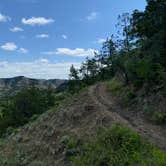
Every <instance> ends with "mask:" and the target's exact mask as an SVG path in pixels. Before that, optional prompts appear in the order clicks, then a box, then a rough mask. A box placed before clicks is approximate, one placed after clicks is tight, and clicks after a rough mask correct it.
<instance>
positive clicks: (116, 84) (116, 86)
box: [107, 78, 123, 94]
mask: <svg viewBox="0 0 166 166" xmlns="http://www.w3.org/2000/svg"><path fill="white" fill-rule="evenodd" d="M122 87H123V83H122V82H121V81H119V80H118V79H117V78H113V79H111V80H110V81H108V82H107V88H108V90H109V91H110V92H111V93H113V94H117V93H119V92H120V90H121V89H122Z"/></svg>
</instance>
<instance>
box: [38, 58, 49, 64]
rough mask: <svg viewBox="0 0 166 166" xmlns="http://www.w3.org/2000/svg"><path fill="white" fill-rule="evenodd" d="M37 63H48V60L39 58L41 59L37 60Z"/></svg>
mask: <svg viewBox="0 0 166 166" xmlns="http://www.w3.org/2000/svg"><path fill="white" fill-rule="evenodd" d="M39 62H41V63H49V60H48V59H45V58H41V59H40V60H39Z"/></svg>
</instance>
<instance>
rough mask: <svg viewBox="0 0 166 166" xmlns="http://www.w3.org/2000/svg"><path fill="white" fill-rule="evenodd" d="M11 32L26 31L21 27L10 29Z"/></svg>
mask: <svg viewBox="0 0 166 166" xmlns="http://www.w3.org/2000/svg"><path fill="white" fill-rule="evenodd" d="M9 30H10V31H11V32H22V31H24V30H23V29H22V28H20V27H13V28H10V29H9Z"/></svg>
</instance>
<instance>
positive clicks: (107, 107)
mask: <svg viewBox="0 0 166 166" xmlns="http://www.w3.org/2000/svg"><path fill="white" fill-rule="evenodd" d="M89 95H90V96H91V98H92V99H93V101H94V103H95V104H96V105H98V106H99V107H100V110H102V111H104V112H105V113H106V114H109V115H110V116H111V117H112V119H113V120H114V121H115V122H117V123H121V124H124V125H127V126H128V127H130V128H132V129H134V130H135V131H137V133H139V134H141V135H143V136H144V137H146V138H147V139H149V140H150V141H151V142H153V143H154V144H156V145H157V146H158V147H159V148H160V149H162V150H166V131H165V130H164V129H163V128H162V127H161V126H157V125H154V124H151V123H149V122H147V121H146V120H145V119H144V118H143V117H142V115H141V114H139V113H134V112H133V113H132V114H131V113H129V112H126V111H125V110H122V109H121V108H120V106H118V105H117V104H116V103H115V102H114V100H113V98H112V97H111V96H110V94H109V93H108V90H107V89H106V86H105V85H104V84H103V83H99V84H96V85H94V86H92V87H90V88H89Z"/></svg>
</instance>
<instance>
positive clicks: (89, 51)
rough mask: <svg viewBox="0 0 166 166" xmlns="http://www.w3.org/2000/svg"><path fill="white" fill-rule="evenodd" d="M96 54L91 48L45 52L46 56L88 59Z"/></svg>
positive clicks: (59, 49) (60, 49) (58, 49)
mask: <svg viewBox="0 0 166 166" xmlns="http://www.w3.org/2000/svg"><path fill="white" fill-rule="evenodd" d="M94 52H97V51H96V50H95V49H92V48H89V49H87V50H85V49H83V48H75V49H70V48H57V49H56V50H55V51H49V52H43V54H46V55H67V56H75V57H87V56H93V55H94Z"/></svg>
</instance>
